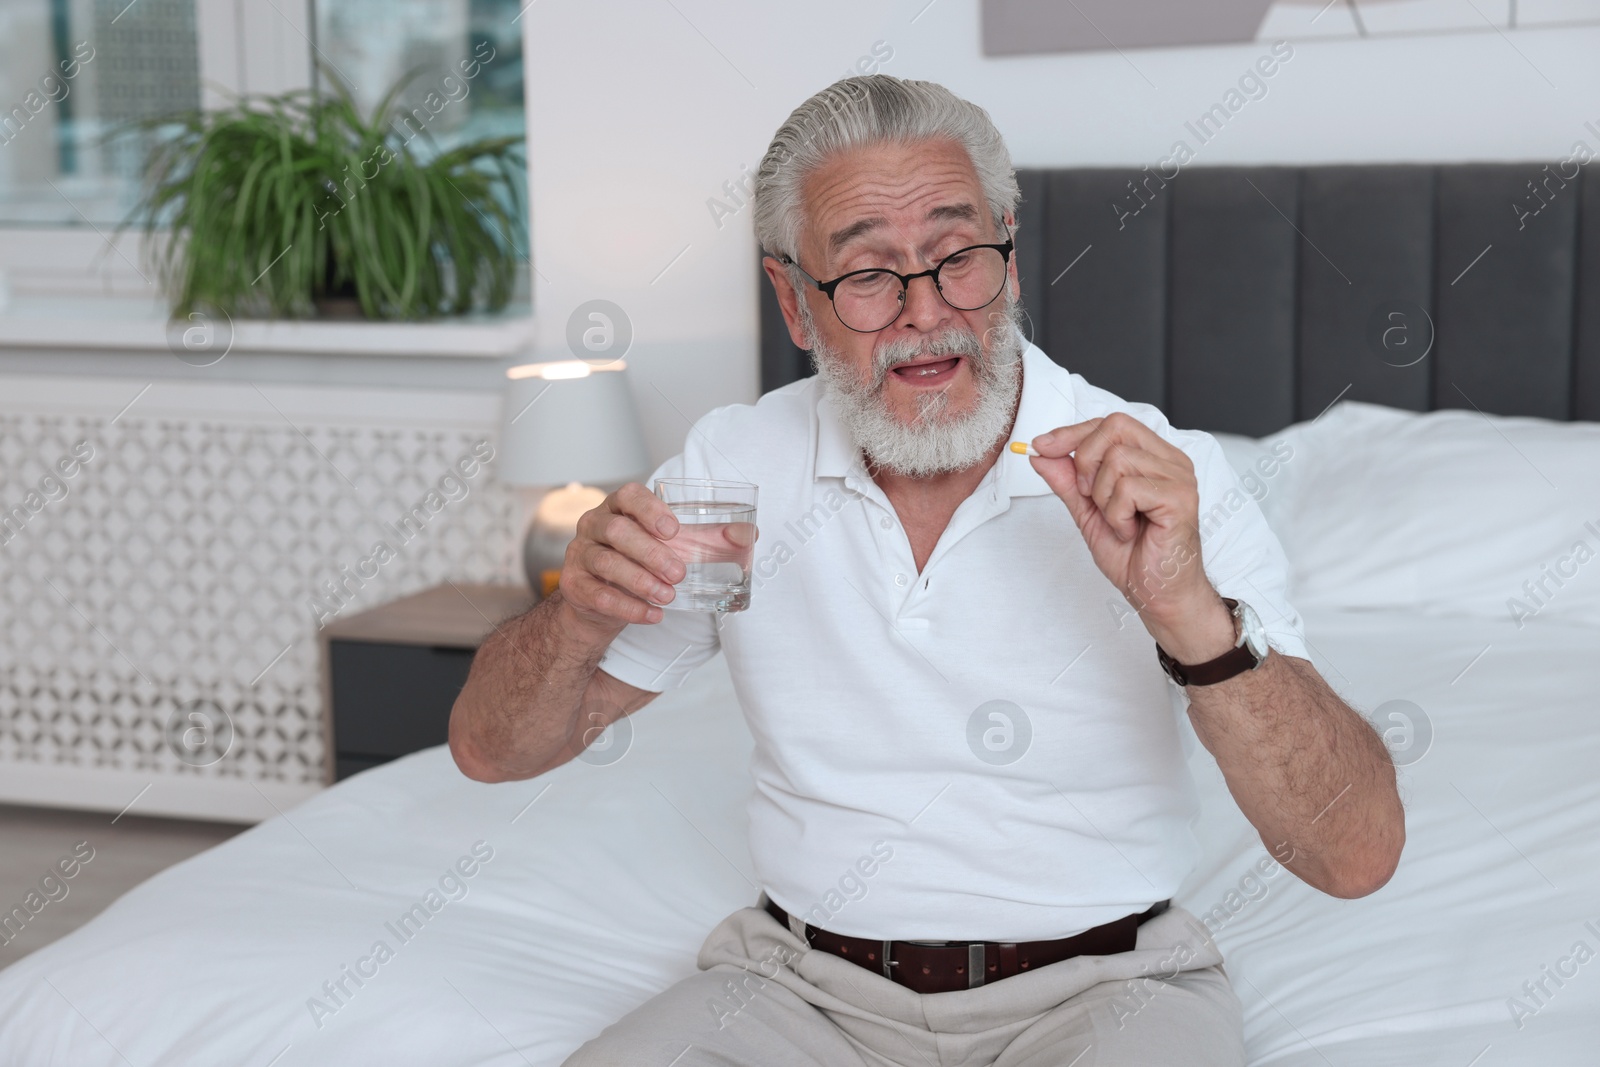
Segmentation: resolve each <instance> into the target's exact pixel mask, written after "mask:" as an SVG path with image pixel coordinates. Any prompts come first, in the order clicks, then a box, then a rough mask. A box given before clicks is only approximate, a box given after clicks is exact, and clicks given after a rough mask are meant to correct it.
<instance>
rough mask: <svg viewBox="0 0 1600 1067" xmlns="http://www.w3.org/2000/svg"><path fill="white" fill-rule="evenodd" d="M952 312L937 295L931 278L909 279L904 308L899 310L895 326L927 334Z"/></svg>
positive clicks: (952, 309)
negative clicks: (906, 327) (907, 327)
mask: <svg viewBox="0 0 1600 1067" xmlns="http://www.w3.org/2000/svg"><path fill="white" fill-rule="evenodd" d="M954 310H955V309H954V308H952V307H951V306H950V305H949V304H947V303H945V300H944V297H942V296H940V295H939V287H938V286H937V285H935V284H934V282H933V276H932V275H924V276H923V277H921V278H913V279H911V284H910V285H908V286H907V287H906V302H905V307H904V308H902V309H901V311H900V318H899V319H897V320H896V321H895V325H897V326H909V327H913V328H915V329H918V330H921V331H923V332H924V333H928V332H931V331H932V330H934V329H936V328H937V327H938V326H940V325H941V324H942V323H943V322H944V321H945V320H946V319H948V318H949V317H950V315H951V313H952V312H953V311H954Z"/></svg>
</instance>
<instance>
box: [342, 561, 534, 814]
mask: <svg viewBox="0 0 1600 1067" xmlns="http://www.w3.org/2000/svg"><path fill="white" fill-rule="evenodd" d="M533 604H534V598H533V594H532V593H531V592H530V591H529V590H528V588H527V587H526V586H509V585H474V584H470V583H466V582H457V583H454V584H452V583H449V582H446V583H445V584H444V585H439V586H435V587H433V588H432V589H428V590H425V591H423V592H421V593H417V594H416V595H414V596H408V597H404V598H402V599H400V600H395V601H392V602H390V603H388V604H380V605H379V606H378V607H375V608H372V609H370V610H368V611H363V612H362V613H361V614H359V615H352V616H351V617H350V618H348V619H340V620H338V621H336V622H333V623H330V624H329V625H328V626H326V627H324V628H323V630H322V636H321V642H322V687H323V689H322V691H323V706H324V707H326V708H327V709H328V715H327V727H326V733H325V740H326V747H327V751H328V753H329V754H330V755H329V760H328V766H327V771H326V773H327V775H328V777H327V781H329V782H334V781H338V780H339V779H341V778H348V777H350V776H351V775H352V774H355V773H357V772H358V771H364V770H366V769H367V768H368V767H376V766H377V765H378V764H380V763H387V762H389V761H390V760H392V759H395V758H397V757H399V756H404V755H406V754H408V753H411V752H416V751H417V750H419V749H424V748H429V747H431V746H433V745H442V744H444V743H445V741H446V740H447V739H448V737H449V726H450V709H451V707H452V706H454V704H455V700H456V695H457V694H458V693H460V692H461V687H462V686H463V685H464V684H466V681H467V671H468V669H469V668H470V667H471V666H472V657H473V654H474V653H476V652H477V650H478V645H479V644H481V643H482V641H483V639H484V638H485V637H487V636H488V635H489V633H490V632H492V631H493V630H494V628H495V626H497V625H498V624H499V623H501V622H503V621H504V620H506V619H509V618H511V617H512V616H515V615H520V614H522V613H523V612H524V611H527V610H528V609H529V608H531V607H532V606H533Z"/></svg>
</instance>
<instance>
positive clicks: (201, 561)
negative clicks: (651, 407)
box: [0, 389, 520, 783]
mask: <svg viewBox="0 0 1600 1067" xmlns="http://www.w3.org/2000/svg"><path fill="white" fill-rule="evenodd" d="M128 395H129V396H132V395H133V390H132V389H129V390H128ZM63 405H64V406H66V407H68V408H70V398H68V397H63ZM257 406H262V407H264V406H265V405H264V404H261V403H260V402H259V401H258V405H257ZM7 407H12V405H10V404H9V403H8V402H7V401H0V507H3V508H5V509H14V508H17V507H20V508H21V509H22V512H23V515H22V516H18V515H17V513H16V512H15V511H14V510H8V511H7V512H6V516H5V517H6V518H7V519H8V520H9V524H8V525H6V526H4V527H0V542H4V543H3V544H0V774H5V773H6V771H5V769H4V764H5V763H8V762H9V763H16V762H28V763H43V764H62V763H65V764H73V765H77V766H81V767H92V768H107V769H115V770H136V771H142V772H148V773H149V774H150V775H152V776H157V775H161V776H167V775H179V776H181V775H201V776H218V777H233V778H239V779H250V780H260V781H267V780H271V781H280V782H296V783H314V782H319V781H321V780H322V776H323V766H324V764H323V760H324V751H323V728H322V715H323V709H322V694H321V689H320V681H319V677H320V676H319V673H318V662H317V642H316V639H315V636H316V632H317V622H318V619H319V617H321V618H323V619H331V618H333V617H342V616H346V615H348V614H353V613H355V612H357V611H360V610H363V609H365V608H367V607H370V606H373V605H375V604H377V603H380V602H383V601H385V600H390V599H393V598H395V597H398V596H402V595H405V594H408V593H412V592H416V591H418V590H420V589H423V588H426V587H428V586H430V585H433V584H436V583H438V582H440V581H442V580H444V579H447V578H449V579H453V580H458V581H459V580H467V581H510V580H514V575H515V573H516V571H515V568H514V562H513V561H514V551H513V549H514V545H515V542H516V534H517V530H516V525H517V522H518V519H519V515H520V512H519V509H518V503H517V500H516V498H515V496H514V495H513V494H512V492H511V491H510V490H508V489H506V488H504V487H502V486H500V485H498V484H497V483H496V482H495V481H494V477H493V473H492V467H490V468H484V469H480V470H479V471H478V473H477V474H476V475H475V476H474V477H472V478H470V479H461V478H459V476H458V480H459V481H460V483H461V485H462V486H464V487H465V492H464V493H461V492H460V491H459V490H457V489H455V487H454V486H455V483H454V482H450V483H446V487H447V489H448V490H449V491H448V492H447V493H441V494H440V497H439V498H438V499H439V500H442V501H443V506H442V507H441V508H439V509H438V510H437V511H434V510H433V509H432V508H431V507H430V506H429V505H428V504H427V503H425V501H426V500H427V494H428V492H429V490H430V489H435V490H437V489H439V485H440V479H441V478H442V477H444V476H446V475H447V474H449V473H450V472H451V471H452V470H453V469H454V465H455V464H456V462H457V460H458V459H460V458H461V457H463V456H469V455H470V454H471V453H472V450H473V448H474V445H475V442H477V441H480V440H483V439H484V438H485V437H487V436H488V435H489V427H488V426H484V427H482V428H481V429H474V428H472V427H458V428H432V429H425V428H418V427H417V425H416V424H415V423H413V422H409V421H407V422H399V421H396V422H389V423H387V424H385V423H383V422H381V421H380V422H373V421H365V422H362V423H359V424H353V425H337V424H330V423H328V422H327V421H323V422H321V423H317V422H312V421H309V420H299V419H297V420H296V423H295V424H291V423H290V422H289V421H287V420H286V419H283V418H279V417H277V416H276V415H274V414H272V413H271V412H269V413H268V415H269V417H270V418H271V419H272V420H274V421H265V420H262V419H244V420H239V421H231V420H229V419H226V418H219V417H207V416H205V415H203V414H199V413H197V414H195V415H194V416H192V417H181V416H170V415H164V416H160V417H142V416H141V414H140V411H139V408H138V406H134V408H133V409H132V410H131V411H129V412H128V413H127V414H124V415H122V416H121V417H120V418H116V419H115V421H113V420H112V418H111V417H109V416H106V415H100V414H73V413H71V412H70V410H68V411H64V412H61V413H44V412H39V411H19V410H15V409H14V408H13V410H5V409H6V408H7ZM85 454H87V455H89V457H90V458H89V459H88V460H87V462H80V464H79V467H78V469H77V470H76V472H75V473H74V474H73V476H72V477H64V476H62V474H61V472H60V469H59V468H57V466H56V465H57V463H58V462H59V461H61V460H62V459H63V458H75V457H81V456H83V455H85ZM52 474H54V475H55V480H54V481H50V482H45V483H44V485H45V488H44V489H43V490H41V479H44V478H46V477H47V476H49V475H52ZM30 493H31V494H34V495H33V496H31V497H30V495H29V494H30ZM452 496H459V498H458V499H450V497H452ZM52 497H54V499H51V498H52ZM30 502H31V503H37V504H40V506H39V507H38V509H37V510H34V509H32V508H31V507H30ZM419 503H422V511H421V513H420V515H421V521H419V518H418V513H417V512H416V510H415V509H416V508H417V506H418V505H419ZM408 516H409V517H410V523H409V526H407V527H406V528H403V529H402V528H397V526H396V524H398V523H401V522H403V521H405V520H406V519H407V517H408ZM408 531H410V536H409V537H407V532H408ZM379 542H383V543H385V544H387V545H388V546H389V547H390V548H391V549H392V550H393V556H392V558H390V559H389V560H388V561H387V562H383V563H381V564H376V563H374V564H363V562H362V561H363V560H364V559H372V558H373V556H374V548H375V546H376V545H377V544H378V543H379ZM363 572H374V573H373V574H372V576H371V577H370V578H363V577H362V574H363ZM352 575H353V576H354V578H352V577H351V576H352ZM331 583H341V584H342V590H341V591H340V592H339V594H338V595H337V596H334V595H333V594H332V593H330V588H331ZM193 709H200V710H201V711H203V712H208V713H210V714H212V717H213V718H215V712H216V711H221V712H223V713H225V714H226V718H227V720H228V721H229V722H230V723H231V726H232V730H233V742H232V745H231V746H230V748H229V749H228V751H227V753H226V755H225V756H224V757H223V758H220V759H217V760H216V761H215V762H210V763H208V764H207V765H204V766H198V765H193V763H192V761H185V760H184V759H183V758H181V757H180V749H179V748H178V747H177V746H175V745H174V744H173V743H172V735H171V732H170V726H171V724H172V722H173V720H174V718H175V717H178V718H179V719H180V720H181V717H182V716H183V715H184V714H185V712H186V711H188V710H193Z"/></svg>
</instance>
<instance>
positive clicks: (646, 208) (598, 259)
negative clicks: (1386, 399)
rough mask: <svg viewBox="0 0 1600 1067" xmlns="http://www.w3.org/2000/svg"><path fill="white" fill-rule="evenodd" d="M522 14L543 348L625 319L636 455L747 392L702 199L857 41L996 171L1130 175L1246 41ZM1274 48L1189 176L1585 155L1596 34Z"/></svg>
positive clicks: (726, 230)
mask: <svg viewBox="0 0 1600 1067" xmlns="http://www.w3.org/2000/svg"><path fill="white" fill-rule="evenodd" d="M680 12H681V14H680ZM523 23H524V25H525V27H526V30H525V40H526V44H527V70H528V94H529V121H528V140H529V146H528V147H529V151H528V155H529V159H530V160H531V164H532V168H533V176H532V195H533V229H534V240H533V255H534V263H535V266H536V268H537V270H538V274H537V276H536V277H535V280H534V285H535V306H536V311H537V314H538V316H539V319H540V330H541V335H542V340H543V342H544V343H545V344H547V345H549V346H550V347H551V348H552V349H561V348H564V340H563V338H564V334H565V326H566V320H567V317H568V315H569V313H570V312H571V311H572V310H573V309H574V308H575V307H576V306H577V305H578V304H580V303H582V302H584V301H586V300H590V299H594V298H604V299H609V300H612V301H615V302H616V303H617V304H619V305H621V306H622V307H623V308H624V309H625V310H626V311H627V313H628V314H629V316H630V317H631V319H632V322H633V326H634V330H635V340H634V343H633V347H632V350H631V352H630V354H629V363H630V366H631V368H632V370H633V372H634V373H633V378H634V387H635V391H636V395H637V397H638V401H639V405H640V409H641V412H642V415H643V418H644V420H645V424H646V433H647V438H648V440H649V442H650V446H651V449H652V452H653V453H654V455H655V458H657V459H658V460H659V459H663V458H665V457H666V456H668V455H671V454H672V453H674V452H677V451H678V450H679V449H680V448H681V447H682V442H683V436H684V432H685V431H686V430H687V428H688V425H689V420H692V419H694V418H696V417H698V416H699V415H701V414H703V413H704V412H706V411H707V410H709V409H711V408H712V407H715V406H717V405H719V404H726V403H735V402H748V401H751V400H753V399H754V398H755V397H756V395H757V393H758V367H757V304H756V299H757V290H756V287H755V286H756V280H755V279H756V251H755V239H754V236H753V232H752V230H751V228H750V213H749V210H748V208H746V209H744V210H743V211H741V212H740V213H739V214H737V215H735V216H734V217H732V218H729V219H726V220H724V225H723V227H722V228H721V229H720V230H719V229H718V228H717V226H716V224H715V222H714V221H713V218H712V215H711V213H710V212H709V211H708V210H707V207H706V200H707V199H708V198H710V197H720V196H722V195H723V194H722V191H721V187H722V184H723V183H724V182H725V181H730V180H733V181H737V180H738V178H739V177H740V169H741V167H744V166H747V167H749V168H750V169H751V170H754V169H755V167H756V165H757V163H758V162H759V160H760V158H761V156H762V154H763V153H764V152H765V150H766V146H767V143H768V141H769V140H770V138H771V136H772V134H773V131H774V130H776V129H777V127H778V125H779V123H781V122H782V121H783V119H784V118H785V117H787V115H788V114H789V112H790V111H791V110H793V109H794V107H795V106H796V105H798V104H799V103H800V102H801V101H802V100H803V99H805V97H806V96H808V95H810V94H811V93H813V92H815V91H816V90H817V89H819V88H821V87H822V86H824V85H826V84H828V83H829V82H831V81H833V80H835V79H836V78H838V77H842V76H843V75H844V73H845V70H846V68H847V67H849V66H851V65H853V64H854V63H855V62H856V60H857V59H858V58H860V57H862V56H866V55H868V54H869V52H870V51H871V49H872V46H873V43H874V42H875V41H880V40H881V41H884V42H886V43H887V44H888V45H889V46H890V47H892V49H893V53H894V54H893V58H892V59H890V60H889V61H888V62H887V63H886V64H884V65H883V67H882V69H883V70H884V71H885V72H886V73H889V74H894V75H898V76H901V77H913V78H927V79H932V80H936V81H939V82H942V83H944V84H945V85H948V86H949V87H950V88H951V89H952V90H954V91H955V92H957V93H959V94H961V95H963V96H965V97H967V98H968V99H971V100H973V101H975V102H977V103H978V104H980V105H982V106H983V107H984V108H986V109H987V110H988V111H989V113H990V115H992V116H993V118H994V120H995V122H996V124H997V125H998V126H999V127H1000V129H1001V131H1002V132H1003V133H1004V134H1005V136H1006V138H1007V140H1008V142H1009V143H1010V146H1011V153H1012V158H1013V162H1014V163H1015V164H1016V165H1018V166H1073V165H1083V166H1087V165H1126V164H1131V165H1135V166H1138V165H1143V164H1146V163H1151V164H1153V163H1155V162H1156V161H1157V160H1159V159H1161V158H1163V157H1165V156H1167V155H1168V154H1169V153H1170V152H1171V150H1172V145H1173V142H1174V141H1175V140H1176V139H1177V138H1179V137H1185V136H1188V135H1187V134H1186V131H1185V130H1184V123H1185V122H1186V121H1189V120H1191V119H1194V118H1196V117H1197V116H1198V115H1199V114H1200V113H1201V112H1202V111H1204V110H1205V109H1206V108H1208V107H1210V106H1211V105H1212V104H1213V103H1217V102H1219V101H1220V100H1221V99H1222V97H1223V94H1224V93H1225V92H1226V91H1227V90H1228V89H1229V88H1230V87H1232V86H1233V85H1234V84H1235V83H1236V81H1237V79H1238V78H1239V76H1240V74H1242V73H1243V72H1244V70H1245V69H1246V68H1247V67H1248V66H1249V65H1250V64H1252V63H1253V62H1254V61H1255V60H1256V58H1257V57H1258V56H1260V55H1262V54H1264V53H1266V52H1267V51H1268V45H1267V44H1265V43H1262V44H1251V45H1244V46H1237V47H1213V48H1197V49H1165V50H1155V51H1135V52H1130V53H1128V54H1127V55H1126V56H1125V57H1124V56H1121V55H1118V54H1117V53H1116V52H1114V51H1113V52H1106V53H1101V54H1093V55H1055V56H1038V57H1027V58H1005V59H992V60H991V59H985V58H984V57H983V56H982V55H981V54H980V41H979V30H978V0H934V2H933V3H932V4H931V5H930V4H928V0H904V2H895V3H864V2H861V0H813V2H812V3H809V4H805V5H798V6H797V5H791V4H782V5H780V4H776V3H762V2H752V0H672V3H663V2H661V0H627V2H617V0H611V2H607V3H581V2H579V0H537V2H535V3H533V4H532V5H531V6H530V7H529V8H528V9H527V11H526V13H525V15H524V16H523ZM1294 49H1295V51H1294V56H1293V58H1292V59H1291V60H1290V61H1289V62H1288V63H1287V64H1285V65H1284V66H1283V67H1282V68H1281V69H1280V70H1279V71H1278V72H1277V74H1275V75H1274V77H1273V78H1272V79H1271V80H1270V81H1269V82H1268V87H1269V88H1268V92H1267V95H1266V96H1264V97H1262V98H1261V99H1259V100H1255V101H1252V102H1250V103H1248V104H1247V105H1246V106H1245V107H1243V108H1242V109H1240V110H1239V112H1238V114H1237V115H1235V116H1234V117H1233V118H1232V119H1231V120H1230V122H1229V123H1228V125H1227V126H1226V128H1225V129H1224V130H1223V131H1222V133H1221V134H1219V135H1218V136H1217V137H1216V138H1215V139H1213V140H1212V141H1211V142H1210V143H1208V144H1206V145H1205V146H1203V147H1201V148H1200V149H1199V150H1198V152H1197V155H1196V159H1195V161H1194V165H1196V166H1205V165H1214V164H1222V163H1241V162H1243V163H1327V162H1355V161H1402V160H1403V161H1436V162H1454V161H1464V160H1517V159H1526V160H1537V161H1540V162H1541V163H1542V162H1544V161H1553V160H1556V159H1558V158H1565V157H1566V156H1567V155H1568V154H1569V151H1570V148H1571V145H1572V143H1573V142H1574V141H1575V140H1576V139H1578V138H1580V137H1585V138H1587V139H1588V140H1589V143H1590V145H1591V146H1592V147H1595V148H1600V136H1597V135H1595V134H1593V133H1589V132H1588V131H1586V130H1585V129H1584V123H1585V122H1586V121H1594V122H1595V123H1596V125H1597V126H1600V63H1596V62H1595V56H1596V55H1597V54H1600V29H1568V30H1537V31H1536V30H1523V31H1518V32H1515V33H1510V34H1504V35H1502V34H1500V33H1496V32H1492V31H1489V30H1487V29H1486V30H1485V31H1484V32H1478V33H1461V34H1454V35H1445V36H1423V37H1396V38H1388V39H1383V40H1370V41H1329V42H1317V43H1312V42H1306V43H1300V44H1296V45H1295V46H1294ZM1188 139H1189V140H1190V141H1191V144H1196V143H1198V142H1196V141H1195V140H1194V138H1193V137H1192V136H1189V137H1188ZM685 248H687V251H686V252H685V251H683V250H684V249H685ZM680 252H683V254H682V257H681V258H679V259H677V261H676V263H673V265H672V266H671V268H670V269H668V270H667V271H666V273H665V274H664V275H661V276H660V277H659V278H657V275H658V274H659V273H660V272H661V271H662V270H663V269H664V268H666V267H667V265H668V263H669V262H672V260H673V258H674V257H675V256H678V255H679V253H680Z"/></svg>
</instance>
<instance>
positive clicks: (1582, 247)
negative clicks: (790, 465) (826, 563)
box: [759, 162, 1600, 436]
mask: <svg viewBox="0 0 1600 1067" xmlns="http://www.w3.org/2000/svg"><path fill="white" fill-rule="evenodd" d="M1597 169H1600V168H1597V167H1595V166H1590V167H1584V168H1582V171H1583V173H1582V174H1580V175H1578V176H1576V177H1571V176H1570V175H1571V170H1570V169H1569V170H1566V171H1563V170H1562V169H1561V167H1560V165H1559V164H1551V165H1549V166H1547V165H1546V164H1545V163H1543V162H1540V163H1521V164H1447V165H1439V166H1425V165H1373V166H1310V167H1213V168H1201V167H1194V168H1189V169H1186V170H1184V171H1183V172H1182V173H1181V174H1180V175H1178V176H1176V177H1175V178H1174V179H1173V180H1171V181H1167V182H1163V181H1162V180H1161V179H1160V178H1159V177H1158V176H1157V175H1156V174H1155V173H1154V172H1153V171H1148V170H1147V171H1142V172H1141V171H1134V170H1113V169H1061V170H1055V169H1052V170H1019V171H1018V172H1017V178H1018V181H1019V183H1020V185H1021V186H1022V203H1021V205H1020V206H1019V208H1018V210H1017V224H1018V233H1017V256H1018V272H1019V275H1020V277H1021V279H1022V295H1023V306H1024V308H1025V310H1026V311H1027V312H1028V321H1029V322H1030V323H1031V328H1032V340H1033V341H1034V343H1035V344H1037V345H1039V347H1040V348H1042V349H1044V350H1045V351H1046V352H1047V353H1049V354H1050V356H1051V357H1052V358H1054V359H1055V360H1056V362H1058V363H1061V364H1062V365H1064V366H1066V367H1067V368H1069V369H1071V370H1074V371H1077V372H1079V373H1081V374H1082V375H1083V376H1084V377H1085V378H1087V379H1088V380H1089V381H1090V382H1091V383H1093V384H1095V385H1099V386H1102V387H1104V388H1106V389H1110V390H1111V391H1112V392H1114V393H1117V394H1119V395H1121V396H1123V397H1124V398H1126V399H1129V400H1140V401H1146V402H1149V403H1153V404H1156V405H1157V406H1159V407H1160V408H1161V409H1162V410H1163V411H1165V412H1166V413H1167V415H1168V417H1169V418H1171V420H1172V422H1173V423H1174V424H1175V425H1177V426H1182V427H1193V428H1198V429H1203V430H1209V431H1213V432H1222V431H1226V432H1232V433H1244V434H1251V435H1253V436H1261V435H1264V434H1268V433H1271V432H1273V431H1275V430H1278V429H1280V428H1282V427H1283V426H1286V425H1288V424H1289V423H1292V422H1296V421H1299V420H1302V419H1307V418H1312V417H1315V416H1316V415H1317V414H1318V413H1320V412H1321V411H1322V410H1323V409H1324V408H1326V407H1327V406H1328V404H1330V403H1331V402H1332V401H1333V400H1334V399H1335V398H1336V397H1339V396H1341V395H1342V396H1344V397H1348V398H1351V399H1356V400H1367V401H1372V402H1374V403H1379V404H1387V405H1389V406H1391V407H1398V408H1408V409H1411V410H1416V411H1426V410H1431V409H1434V408H1471V407H1477V408H1479V409H1481V410H1482V411H1485V412H1494V413H1498V414H1507V415H1538V416H1542V417H1544V418H1551V419H1586V420H1600V174H1597V173H1596V171H1597ZM759 284H760V286H761V290H762V296H761V337H762V345H761V377H762V388H763V389H764V390H766V389H773V388H776V387H778V386H780V385H784V384H786V383H788V382H791V381H794V380H795V379H797V378H799V377H802V376H804V375H806V374H808V373H810V365H809V360H808V358H807V356H806V354H805V353H804V352H802V351H801V350H799V349H798V348H796V347H795V346H794V344H793V343H792V342H791V341H790V340H789V335H788V332H787V331H786V330H785V328H784V325H783V317H782V314H781V312H780V311H779V310H778V305H777V301H776V299H775V298H774V297H773V294H772V287H771V284H770V283H769V282H768V281H767V279H766V278H765V276H762V277H761V278H760V283H759ZM1430 344H1431V347H1430ZM1424 352H1426V355H1425V356H1423V358H1420V359H1418V358H1417V357H1418V356H1422V354H1423V353H1424ZM1405 364H1409V365H1405Z"/></svg>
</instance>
